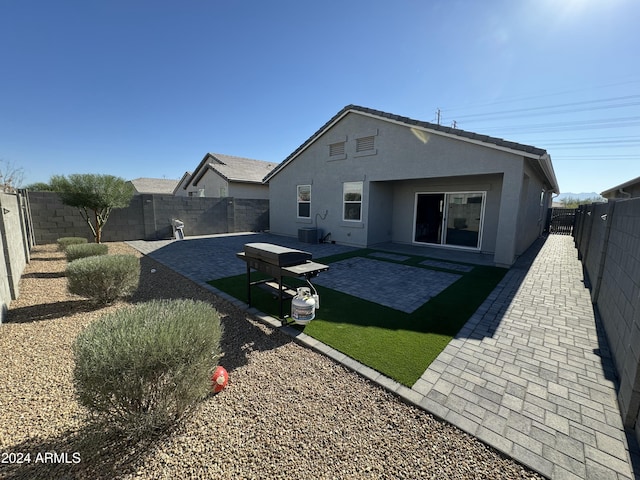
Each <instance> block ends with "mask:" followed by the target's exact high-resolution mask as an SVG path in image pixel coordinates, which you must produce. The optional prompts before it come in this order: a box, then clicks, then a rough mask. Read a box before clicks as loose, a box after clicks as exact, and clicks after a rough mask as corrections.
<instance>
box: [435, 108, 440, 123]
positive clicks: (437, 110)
mask: <svg viewBox="0 0 640 480" xmlns="http://www.w3.org/2000/svg"><path fill="white" fill-rule="evenodd" d="M436 123H437V124H438V125H440V109H439V108H438V109H436Z"/></svg>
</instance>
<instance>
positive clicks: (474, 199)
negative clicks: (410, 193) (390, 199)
mask: <svg viewBox="0 0 640 480" xmlns="http://www.w3.org/2000/svg"><path fill="white" fill-rule="evenodd" d="M484 203H485V193H484V192H452V193H418V194H416V204H415V225H414V233H413V240H414V241H415V242H417V243H430V244H436V245H438V244H439V245H452V246H458V247H466V248H474V249H479V248H480V241H481V238H482V221H483V215H484Z"/></svg>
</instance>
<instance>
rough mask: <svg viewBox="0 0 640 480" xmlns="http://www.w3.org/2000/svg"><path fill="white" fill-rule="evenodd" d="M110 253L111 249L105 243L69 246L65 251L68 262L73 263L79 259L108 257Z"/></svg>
mask: <svg viewBox="0 0 640 480" xmlns="http://www.w3.org/2000/svg"><path fill="white" fill-rule="evenodd" d="M108 252H109V247H108V246H107V245H105V244H104V243H79V244H77V245H69V246H67V248H65V250H64V253H65V255H66V256H67V261H69V262H73V261H74V260H78V259H79V258H85V257H93V256H96V255H106V254H107V253H108Z"/></svg>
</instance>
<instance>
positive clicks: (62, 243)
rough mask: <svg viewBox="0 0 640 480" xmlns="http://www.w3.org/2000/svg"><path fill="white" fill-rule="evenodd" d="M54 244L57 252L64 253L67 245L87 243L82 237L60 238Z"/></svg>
mask: <svg viewBox="0 0 640 480" xmlns="http://www.w3.org/2000/svg"><path fill="white" fill-rule="evenodd" d="M56 243H57V244H58V250H59V251H61V252H64V251H65V250H66V248H67V247H68V246H69V245H80V244H82V243H87V239H86V238H82V237H62V238H59V239H58V240H56Z"/></svg>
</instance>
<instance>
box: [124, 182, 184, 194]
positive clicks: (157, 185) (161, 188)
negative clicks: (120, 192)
mask: <svg viewBox="0 0 640 480" xmlns="http://www.w3.org/2000/svg"><path fill="white" fill-rule="evenodd" d="M178 181H179V180H168V179H166V178H136V179H134V180H131V183H132V184H133V186H134V188H135V189H136V192H137V193H156V194H173V191H174V189H175V188H176V186H177V185H178Z"/></svg>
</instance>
